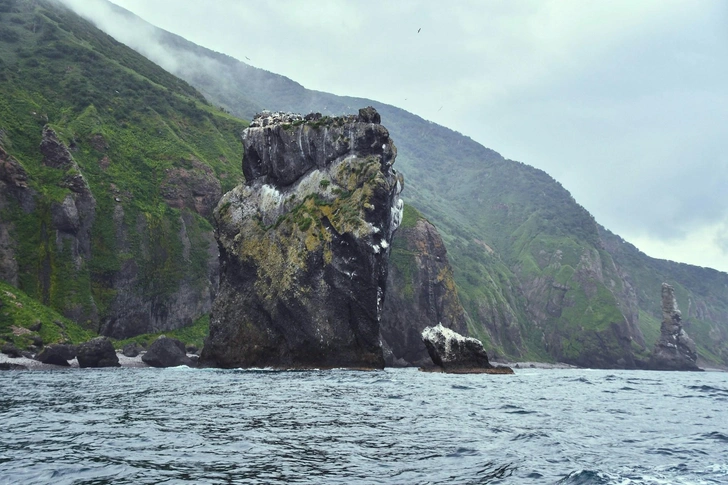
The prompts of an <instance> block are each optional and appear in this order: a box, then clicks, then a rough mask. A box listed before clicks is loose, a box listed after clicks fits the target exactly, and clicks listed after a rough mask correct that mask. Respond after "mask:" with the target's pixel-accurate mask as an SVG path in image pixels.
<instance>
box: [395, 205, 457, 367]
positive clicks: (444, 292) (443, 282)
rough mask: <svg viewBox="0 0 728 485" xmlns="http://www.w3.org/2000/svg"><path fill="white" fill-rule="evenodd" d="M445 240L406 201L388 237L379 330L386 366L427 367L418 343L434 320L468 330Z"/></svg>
mask: <svg viewBox="0 0 728 485" xmlns="http://www.w3.org/2000/svg"><path fill="white" fill-rule="evenodd" d="M466 318H467V317H466V314H465V311H464V310H463V307H462V305H461V304H460V300H459V298H458V293H457V289H456V288H455V281H454V279H453V274H452V268H451V267H450V262H449V261H448V257H447V250H446V249H445V244H444V243H443V241H442V238H441V237H440V234H439V233H438V232H437V229H436V228H435V226H433V225H432V224H430V222H429V221H427V219H425V218H423V217H422V215H420V213H419V212H417V210H416V209H415V208H414V207H412V206H409V205H405V208H404V216H403V218H402V224H401V225H400V228H399V229H398V230H397V233H396V234H395V236H394V239H393V241H392V253H391V256H390V262H389V277H388V281H387V298H386V299H385V300H384V312H383V314H382V322H381V332H382V345H383V346H384V347H385V354H384V355H385V360H386V362H387V366H419V367H421V366H427V365H432V361H431V359H430V356H429V354H428V353H427V348H426V346H425V344H424V343H423V341H422V337H421V334H422V331H423V330H424V329H425V327H436V326H437V325H438V324H441V325H442V326H444V327H446V328H449V329H452V330H454V331H455V332H457V333H460V334H466V333H467V320H466Z"/></svg>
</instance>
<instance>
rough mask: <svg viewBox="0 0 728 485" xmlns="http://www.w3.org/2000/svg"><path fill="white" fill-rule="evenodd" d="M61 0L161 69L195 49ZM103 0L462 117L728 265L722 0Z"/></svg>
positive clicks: (621, 213)
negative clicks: (162, 43)
mask: <svg viewBox="0 0 728 485" xmlns="http://www.w3.org/2000/svg"><path fill="white" fill-rule="evenodd" d="M64 2H65V3H66V4H69V5H71V6H72V7H73V8H74V9H76V10H77V11H78V12H80V13H82V14H84V15H85V16H87V17H89V18H92V19H93V20H95V21H96V22H97V23H98V24H99V26H100V27H102V28H103V29H104V30H106V31H107V32H109V33H110V34H111V35H113V36H115V37H117V38H118V39H119V40H120V41H122V42H124V43H127V44H129V45H131V46H132V47H135V48H138V49H139V50H140V51H142V52H143V53H145V54H146V55H148V56H149V57H150V58H152V59H153V60H155V61H156V62H158V63H160V64H161V65H162V66H163V67H165V68H167V69H170V70H174V69H176V68H178V67H179V66H180V65H184V64H185V63H186V62H189V61H190V60H189V59H181V58H176V57H172V56H170V55H169V53H168V52H167V51H166V50H164V49H161V48H159V46H158V45H157V44H156V43H155V42H154V39H152V38H150V37H149V36H150V35H151V32H150V31H148V30H146V29H145V28H144V27H142V26H141V25H139V24H124V23H120V22H119V21H118V19H117V18H116V17H115V16H113V13H112V12H111V11H110V10H109V9H108V8H106V7H104V5H103V3H102V2H97V1H93V0H92V1H89V0H64ZM115 3H116V4H118V5H120V6H122V7H124V8H126V9H128V10H130V11H132V12H134V13H136V14H137V15H139V16H140V17H142V18H143V19H145V20H147V21H149V22H151V23H152V24H154V25H157V26H159V27H161V28H163V29H166V30H168V31H171V32H174V33H176V34H178V35H181V36H183V37H185V38H187V39H189V40H191V41H193V42H195V43H198V44H200V45H203V46H205V47H208V48H211V49H213V50H216V51H219V52H223V53H226V54H229V55H231V56H233V57H235V58H237V59H239V60H242V61H243V62H247V63H249V64H251V65H254V66H256V67H260V68H263V69H266V70H269V71H272V72H275V73H278V74H283V75H285V76H287V77H289V78H291V79H293V80H295V81H298V82H300V83H301V84H303V85H304V86H306V87H307V88H309V89H316V90H321V91H328V92H332V93H335V94H340V95H348V96H361V97H367V98H371V99H376V100H379V101H382V102H385V103H389V104H392V105H395V106H399V107H402V108H404V109H407V110H408V111H411V112H413V113H416V114H418V115H420V116H422V117H424V118H426V119H430V120H432V121H434V122H436V123H439V124H442V125H444V126H448V127H450V128H453V129H455V130H458V131H460V132H462V133H464V134H466V135H468V136H470V137H472V138H473V139H475V140H477V141H478V142H480V143H482V144H483V145H485V146H487V147H489V148H493V149H495V150H497V151H499V152H500V153H502V154H503V155H504V156H506V157H508V158H512V159H515V160H519V161H523V162H525V163H528V164H529V165H533V166H536V167H538V168H541V169H543V170H545V171H547V172H548V173H549V174H550V175H552V176H553V177H554V178H556V179H557V180H559V181H560V182H561V183H562V184H563V185H564V186H565V187H566V188H567V189H568V190H569V191H570V192H571V193H572V194H573V195H574V197H575V199H576V200H577V201H578V202H579V203H581V204H582V205H584V207H586V208H587V209H588V210H589V211H590V212H591V213H592V214H593V215H594V216H595V218H596V219H597V221H599V222H600V223H602V224H603V225H605V226H606V227H607V228H609V229H610V230H612V231H614V232H616V233H618V234H620V235H621V236H622V237H624V238H625V239H627V240H629V241H630V242H632V243H634V244H635V245H636V246H637V247H639V248H640V249H641V250H643V251H644V252H646V253H647V254H649V255H651V256H654V257H660V258H666V259H672V260H675V261H682V262H687V263H691V264H697V265H700V266H709V267H714V268H717V269H720V270H723V271H728V243H727V241H728V197H726V195H725V193H726V190H725V187H726V184H727V183H728V163H727V162H728V160H727V158H728V156H727V155H726V140H728V85H727V84H726V83H725V79H728V30H726V29H725V25H726V22H728V3H726V2H722V1H703V2H700V3H695V2H680V1H654V2H651V1H643V2H631V1H629V2H627V1H624V2H619V1H614V2H577V1H557V2H535V1H534V2H510V1H491V2H480V1H459V2H455V3H449V4H443V2H434V1H423V2H414V1H398V2H385V1H366V2H365V1H351V2H339V1H321V0H317V1H277V2H250V1H233V0H217V1H214V2H199V1H193V0H174V1H171V0H169V1H168V0H155V1H154V2H149V1H146V0H116V1H115ZM418 29H421V30H420V32H419V33H418ZM213 68H214V66H211V69H213Z"/></svg>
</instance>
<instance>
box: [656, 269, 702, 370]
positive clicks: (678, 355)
mask: <svg viewBox="0 0 728 485" xmlns="http://www.w3.org/2000/svg"><path fill="white" fill-rule="evenodd" d="M697 360H698V352H697V349H696V347H695V342H693V340H692V339H691V338H690V337H688V334H687V333H685V330H684V329H683V326H682V314H681V313H680V310H678V308H677V300H676V299H675V289H674V288H673V287H672V286H670V285H668V284H667V283H663V284H662V327H661V329H660V338H659V339H658V340H657V342H656V343H655V350H654V351H653V352H652V357H651V358H650V368H652V369H656V370H700V369H699V368H698V366H697Z"/></svg>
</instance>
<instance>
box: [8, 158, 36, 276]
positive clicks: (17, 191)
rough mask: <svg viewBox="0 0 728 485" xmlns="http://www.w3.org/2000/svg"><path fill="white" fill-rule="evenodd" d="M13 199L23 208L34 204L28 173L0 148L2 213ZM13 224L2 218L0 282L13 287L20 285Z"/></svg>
mask: <svg viewBox="0 0 728 485" xmlns="http://www.w3.org/2000/svg"><path fill="white" fill-rule="evenodd" d="M11 199H15V200H17V201H18V202H19V203H20V204H21V206H23V207H27V205H28V204H29V203H31V204H32V199H33V195H32V191H31V190H30V189H29V188H28V173H27V172H26V171H25V169H24V168H23V166H22V165H21V164H20V162H18V161H17V160H16V159H15V158H13V157H11V156H10V155H9V154H8V153H7V152H6V151H5V149H4V148H3V147H2V146H0V212H2V211H4V210H6V209H7V208H8V206H9V202H10V200H11ZM13 229H14V228H13V224H12V223H11V222H10V221H8V220H6V218H4V217H3V218H0V280H3V281H7V282H8V283H10V284H11V285H13V286H17V285H18V262H17V259H16V254H15V250H16V249H15V248H16V247H17V241H15V240H14V238H13V237H12V233H13V232H14V231H13Z"/></svg>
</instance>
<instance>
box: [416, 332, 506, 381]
mask: <svg viewBox="0 0 728 485" xmlns="http://www.w3.org/2000/svg"><path fill="white" fill-rule="evenodd" d="M422 341H423V342H424V343H425V346H426V347H427V352H428V353H429V354H430V358H432V361H433V362H434V363H435V364H436V365H438V366H439V367H441V368H442V369H443V370H444V371H445V372H450V373H454V374H466V373H473V374H475V373H488V374H512V373H513V370H512V369H511V368H510V367H501V366H499V367H493V366H492V365H491V364H490V362H489V361H488V355H487V354H486V353H485V349H484V348H483V344H482V343H481V342H480V340H478V339H474V338H470V337H463V336H462V335H460V334H459V333H457V332H455V331H453V330H450V329H449V328H445V327H443V326H442V324H438V325H437V326H436V327H427V328H425V329H424V330H423V331H422Z"/></svg>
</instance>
